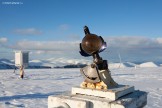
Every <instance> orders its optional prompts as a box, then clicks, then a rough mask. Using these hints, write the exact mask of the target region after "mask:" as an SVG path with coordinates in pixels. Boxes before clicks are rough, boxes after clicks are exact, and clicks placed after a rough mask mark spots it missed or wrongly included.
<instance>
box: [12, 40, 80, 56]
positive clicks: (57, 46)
mask: <svg viewBox="0 0 162 108" xmlns="http://www.w3.org/2000/svg"><path fill="white" fill-rule="evenodd" d="M78 44H79V42H78V41H71V42H66V41H28V40H25V41H19V42H17V43H16V44H15V45H11V46H10V47H11V48H14V49H22V50H38V51H39V50H40V51H42V50H44V51H71V50H77V49H78ZM39 53H41V52H39Z"/></svg>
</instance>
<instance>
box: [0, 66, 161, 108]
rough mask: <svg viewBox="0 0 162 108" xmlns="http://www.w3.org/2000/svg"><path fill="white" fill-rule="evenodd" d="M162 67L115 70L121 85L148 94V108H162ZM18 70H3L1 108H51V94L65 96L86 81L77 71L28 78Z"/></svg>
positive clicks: (52, 71)
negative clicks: (129, 86) (48, 107)
mask: <svg viewBox="0 0 162 108" xmlns="http://www.w3.org/2000/svg"><path fill="white" fill-rule="evenodd" d="M161 70H162V67H156V68H136V69H135V68H120V69H111V74H112V77H113V78H114V80H115V81H116V82H118V83H119V84H126V85H134V86H135V89H136V90H138V89H139V90H143V91H146V92H148V99H147V100H148V102H147V106H146V107H145V108H161V106H162V71H161ZM18 73H19V72H18V71H17V72H16V73H13V70H0V87H1V88H0V108H47V98H48V96H49V95H63V94H68V93H70V91H71V87H73V86H79V85H80V83H81V82H82V81H83V78H82V76H81V75H80V70H79V68H77V69H33V70H32V69H26V70H25V78H24V79H23V80H22V79H19V78H18V75H19V74H18Z"/></svg>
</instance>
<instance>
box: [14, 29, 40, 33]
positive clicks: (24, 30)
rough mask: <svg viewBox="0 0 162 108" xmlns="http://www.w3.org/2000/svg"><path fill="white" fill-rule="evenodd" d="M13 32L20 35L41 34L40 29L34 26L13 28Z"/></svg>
mask: <svg viewBox="0 0 162 108" xmlns="http://www.w3.org/2000/svg"><path fill="white" fill-rule="evenodd" d="M14 33H16V34H20V35H40V34H42V31H41V30H38V29H36V28H26V29H15V30H14Z"/></svg>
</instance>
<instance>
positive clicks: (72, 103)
mask: <svg viewBox="0 0 162 108" xmlns="http://www.w3.org/2000/svg"><path fill="white" fill-rule="evenodd" d="M146 103H147V93H146V92H143V91H139V90H136V91H135V90H134V87H133V86H119V87H118V89H117V88H112V89H110V90H106V91H100V90H92V89H83V88H79V87H73V88H72V94H71V95H67V96H49V97H48V108H142V107H143V106H145V105H146Z"/></svg>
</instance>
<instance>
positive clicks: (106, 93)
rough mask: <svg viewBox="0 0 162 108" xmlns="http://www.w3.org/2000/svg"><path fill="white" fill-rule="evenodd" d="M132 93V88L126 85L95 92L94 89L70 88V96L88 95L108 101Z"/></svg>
mask: <svg viewBox="0 0 162 108" xmlns="http://www.w3.org/2000/svg"><path fill="white" fill-rule="evenodd" d="M133 91H134V86H128V85H118V86H117V87H115V88H110V89H108V90H96V89H87V88H86V89H84V88H80V87H72V94H73V95H75V94H82V95H90V96H97V97H101V98H107V99H109V100H116V99H118V98H119V97H121V96H124V95H126V94H128V93H131V92H133Z"/></svg>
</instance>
